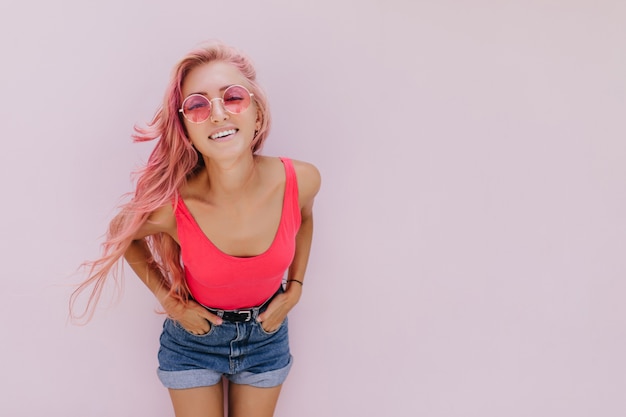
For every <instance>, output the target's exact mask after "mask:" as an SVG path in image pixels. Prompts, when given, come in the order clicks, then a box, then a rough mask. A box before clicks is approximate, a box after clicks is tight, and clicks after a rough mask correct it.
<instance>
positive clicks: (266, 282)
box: [175, 157, 301, 310]
mask: <svg viewBox="0 0 626 417" xmlns="http://www.w3.org/2000/svg"><path fill="white" fill-rule="evenodd" d="M280 160H281V161H282V163H283V165H284V167H285V176H286V180H285V194H284V197H283V207H282V214H281V218H280V223H279V225H278V231H277V232H276V235H275V236H274V240H273V242H272V245H271V246H270V247H269V249H267V250H266V251H265V252H263V253H262V254H260V255H258V256H253V257H249V258H240V257H236V256H231V255H228V254H226V253H224V252H222V251H221V250H220V249H218V248H217V247H216V246H215V245H214V244H213V243H212V242H211V241H210V240H209V238H208V237H207V236H206V235H205V234H204V232H203V231H202V229H200V226H199V225H198V223H197V222H196V220H195V219H194V218H193V216H192V215H191V213H190V212H189V209H188V208H187V206H186V205H185V203H184V201H183V199H182V198H180V197H179V198H178V204H177V205H176V211H175V214H176V225H177V229H178V239H179V241H180V247H181V253H182V261H183V265H184V268H185V279H186V281H187V285H188V287H189V291H191V295H192V296H193V298H194V299H195V300H196V301H197V302H199V303H200V304H203V305H205V306H207V307H211V308H216V309H222V310H236V309H243V308H249V307H256V306H259V305H261V304H263V303H264V302H265V301H266V300H267V299H268V298H270V297H271V296H272V295H273V294H274V293H275V292H276V290H277V289H278V287H279V286H280V284H281V281H282V279H283V276H284V275H285V271H286V270H287V268H289V265H291V262H292V261H293V257H294V254H295V250H296V234H297V233H298V229H299V228H300V222H301V217H300V206H299V204H298V182H297V180H296V173H295V170H294V168H293V164H292V162H291V160H290V159H288V158H282V157H281V158H280Z"/></svg>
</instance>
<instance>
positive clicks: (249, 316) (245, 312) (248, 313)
mask: <svg viewBox="0 0 626 417" xmlns="http://www.w3.org/2000/svg"><path fill="white" fill-rule="evenodd" d="M237 314H247V315H248V317H246V318H245V319H244V320H243V321H244V322H247V321H250V319H251V318H252V311H250V310H244V311H238V312H237Z"/></svg>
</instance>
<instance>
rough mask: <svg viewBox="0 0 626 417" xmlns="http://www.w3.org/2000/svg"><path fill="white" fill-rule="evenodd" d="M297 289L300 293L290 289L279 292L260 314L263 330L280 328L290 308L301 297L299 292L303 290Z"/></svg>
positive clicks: (269, 330) (270, 330)
mask: <svg viewBox="0 0 626 417" xmlns="http://www.w3.org/2000/svg"><path fill="white" fill-rule="evenodd" d="M296 290H297V292H298V294H295V292H294V291H289V290H288V291H287V292H284V293H282V294H278V295H277V296H276V297H274V299H273V300H272V302H271V303H270V304H269V305H268V306H267V309H266V310H265V311H264V312H263V313H261V314H259V317H258V318H257V321H258V322H259V323H261V326H262V327H263V330H265V331H266V332H268V333H272V332H275V331H276V330H278V328H279V327H280V325H281V324H282V322H283V321H285V317H287V313H289V310H291V309H292V308H293V306H295V305H296V303H297V302H298V300H299V299H300V294H299V292H301V289H296Z"/></svg>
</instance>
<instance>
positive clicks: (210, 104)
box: [178, 84, 254, 124]
mask: <svg viewBox="0 0 626 417" xmlns="http://www.w3.org/2000/svg"><path fill="white" fill-rule="evenodd" d="M234 87H240V88H243V89H244V91H245V92H246V93H248V96H250V102H252V99H253V98H254V94H252V93H251V92H250V90H248V89H247V88H246V87H244V86H243V85H240V84H233V85H230V86H228V88H226V89H225V90H224V92H223V93H222V97H215V98H211V99H210V98H208V97H207V96H205V95H203V94H198V93H195V94H190V95H188V96H187V97H185V99H184V100H183V102H182V103H181V105H180V109H178V112H179V113H182V115H183V117H185V119H187V121H188V122H189V123H195V124H200V123H204V122H206V121H207V120H209V119H210V118H211V113H212V112H213V101H214V100H221V101H222V107H224V110H226V112H228V113H230V114H241V113H243V112H245V111H246V110H248V108H249V107H250V104H248V107H246V108H245V109H243V110H242V111H240V112H239V113H235V112H232V111H230V110H228V108H227V107H226V103H225V102H224V96H225V95H226V92H227V91H228V90H230V89H231V88H234ZM194 96H199V97H202V98H203V99H205V100H206V101H208V102H209V114H208V115H207V117H206V119H204V120H201V121H199V122H194V121H193V120H190V119H189V118H188V117H187V115H186V114H185V110H184V107H185V102H186V101H187V100H189V99H190V98H191V97H194Z"/></svg>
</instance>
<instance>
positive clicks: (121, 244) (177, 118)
mask: <svg viewBox="0 0 626 417" xmlns="http://www.w3.org/2000/svg"><path fill="white" fill-rule="evenodd" d="M213 61H223V62H226V63H229V64H232V65H234V66H235V67H236V68H237V69H239V71H240V72H241V73H242V74H243V75H244V76H245V77H246V78H247V79H248V81H249V83H250V92H251V93H253V94H254V100H255V102H256V104H257V107H258V109H259V111H260V114H261V127H260V129H259V130H258V131H257V132H256V134H255V137H254V139H253V141H252V153H257V152H258V151H260V149H261V147H262V146H263V142H264V141H265V139H266V137H267V135H268V133H269V128H270V122H271V118H270V111H269V107H268V103H267V97H266V95H265V93H264V92H263V90H262V89H261V88H260V86H259V85H258V84H257V81H256V71H255V69H254V67H253V65H252V62H251V61H250V59H249V58H248V57H247V56H246V55H244V54H243V53H242V52H241V51H239V50H237V49H235V48H233V47H231V46H228V45H225V44H224V43H222V42H218V41H211V42H207V43H205V44H203V45H201V46H200V47H198V48H197V49H194V50H192V51H190V52H189V53H188V54H187V55H185V56H184V57H183V58H182V59H181V60H180V61H179V62H178V63H177V64H176V65H175V66H174V69H173V71H172V74H171V78H170V81H169V84H168V86H167V89H166V91H165V96H164V98H163V104H162V105H161V106H160V107H159V109H158V110H157V112H156V114H155V116H154V118H153V119H152V121H151V122H150V123H148V125H147V126H145V127H140V126H135V133H134V135H133V141H135V142H146V141H150V140H155V139H156V146H155V148H154V150H153V151H152V153H151V154H150V157H149V158H148V161H147V163H146V165H145V167H143V168H142V169H140V170H139V171H137V172H136V173H135V178H136V181H137V183H136V187H135V191H134V193H131V195H132V198H131V200H130V201H129V202H128V203H126V204H124V205H122V206H121V210H120V214H119V215H118V216H116V217H115V218H114V219H113V221H111V223H110V225H109V229H108V232H107V235H106V238H105V241H104V243H103V244H102V253H101V257H100V258H98V259H96V260H94V261H88V262H85V263H83V264H82V265H81V266H82V267H83V268H85V269H86V270H87V274H88V277H87V279H85V280H84V281H83V282H82V283H81V284H80V285H79V286H78V287H77V288H76V290H75V291H74V292H73V293H72V295H71V297H70V317H71V318H72V319H73V320H75V321H76V320H77V321H84V322H86V321H89V320H90V319H91V318H92V317H93V313H94V309H95V306H96V305H97V303H98V301H99V300H100V297H101V295H102V290H103V288H104V285H105V283H106V281H107V278H108V277H109V276H112V277H113V278H114V280H115V282H116V283H117V284H118V285H119V284H120V281H119V279H120V278H121V273H120V272H121V268H120V266H121V262H120V260H121V258H122V257H123V255H124V253H125V252H126V250H127V249H128V248H129V246H130V244H131V242H132V241H133V237H134V236H135V234H136V233H137V231H138V230H139V228H140V227H141V226H142V225H143V223H144V222H145V221H147V219H148V217H149V216H150V214H151V213H152V212H153V211H155V210H156V209H158V208H160V207H162V206H164V205H166V204H173V202H175V201H177V197H178V192H179V189H180V187H181V186H182V185H183V184H184V183H185V182H186V181H187V179H189V178H190V177H192V176H193V175H195V174H196V173H197V172H198V171H199V170H200V169H202V168H203V167H204V160H203V158H202V156H201V155H200V154H199V152H198V151H197V150H196V149H195V148H193V147H192V146H191V142H190V141H189V139H188V138H187V134H186V131H185V127H184V124H183V121H182V116H181V114H180V113H179V111H178V109H180V107H181V105H182V101H183V96H182V85H183V82H184V81H185V78H186V77H187V74H189V72H190V71H191V70H193V69H194V68H196V67H198V66H200V65H203V64H207V63H209V62H213ZM145 240H146V243H147V244H148V247H149V248H150V251H151V253H152V258H151V259H149V260H148V262H149V264H151V266H153V267H156V268H158V269H159V270H160V271H161V273H162V275H163V276H164V277H165V279H166V280H167V284H168V285H169V292H170V296H171V297H174V298H176V299H178V300H180V301H182V302H184V303H186V302H187V301H188V300H189V289H188V288H187V286H186V284H185V278H184V271H183V267H182V265H181V262H180V247H179V245H178V244H177V243H176V241H175V240H174V239H172V237H171V236H169V235H167V234H165V233H159V234H155V235H152V236H148V237H146V238H145ZM88 289H91V291H90V293H89V299H88V300H87V304H86V306H85V307H84V309H82V310H81V311H80V312H76V303H77V300H78V298H79V296H80V295H81V294H83V293H84V292H85V291H87V290H88Z"/></svg>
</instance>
